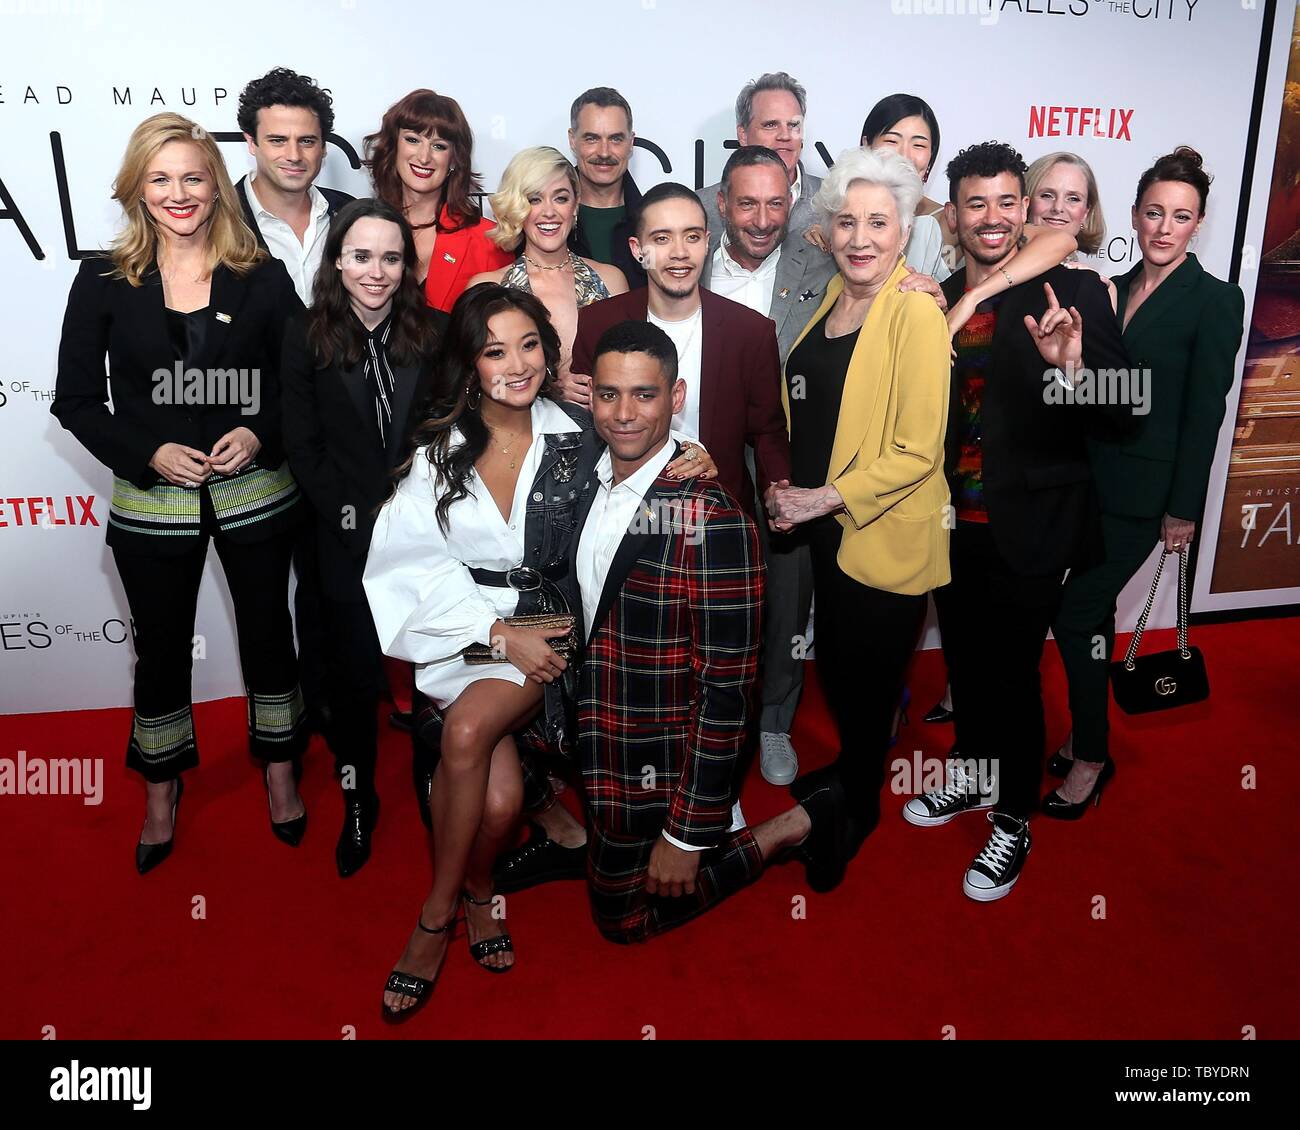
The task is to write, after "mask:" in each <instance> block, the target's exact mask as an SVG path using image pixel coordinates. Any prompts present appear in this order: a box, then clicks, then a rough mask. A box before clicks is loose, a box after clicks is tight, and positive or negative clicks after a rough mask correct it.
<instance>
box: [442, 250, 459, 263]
mask: <svg viewBox="0 0 1300 1130" xmlns="http://www.w3.org/2000/svg"><path fill="white" fill-rule="evenodd" d="M442 257H443V258H444V259H446V260H447V262H448V263H454V262H456V256H455V255H453V254H452V253H451V252H450V251H444V252H443V253H442Z"/></svg>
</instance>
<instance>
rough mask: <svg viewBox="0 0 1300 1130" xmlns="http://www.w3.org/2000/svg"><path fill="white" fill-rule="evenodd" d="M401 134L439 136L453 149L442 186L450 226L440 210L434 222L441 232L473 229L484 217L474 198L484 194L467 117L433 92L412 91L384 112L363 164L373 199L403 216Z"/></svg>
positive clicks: (368, 141) (367, 145)
mask: <svg viewBox="0 0 1300 1130" xmlns="http://www.w3.org/2000/svg"><path fill="white" fill-rule="evenodd" d="M403 130H412V131H414V132H415V133H418V134H424V135H428V136H432V135H433V134H437V135H438V136H439V137H440V138H442V139H443V140H444V141H446V142H448V143H449V144H450V145H451V152H452V161H451V165H452V168H453V170H454V171H453V172H450V173H448V174H447V179H446V180H445V181H444V182H443V185H442V200H441V208H445V209H446V211H447V216H448V219H449V220H450V223H449V224H447V225H446V226H444V225H443V222H442V215H441V209H440V212H439V216H438V219H437V221H436V225H437V229H438V231H458V230H460V229H461V228H464V227H472V226H473V225H474V224H477V223H478V222H479V220H481V219H482V218H483V211H482V209H481V208H480V207H479V206H478V204H477V203H476V195H477V194H481V193H482V191H483V185H482V182H481V181H480V180H479V178H478V176H477V175H476V174H475V172H474V170H473V167H472V166H473V161H474V134H473V131H472V130H471V129H470V127H469V122H468V121H467V120H466V119H465V113H464V111H463V110H462V109H461V108H460V103H458V102H457V101H456V100H455V99H454V98H449V97H448V96H447V95H445V94H435V93H434V92H433V91H432V90H413V91H411V93H410V94H408V95H407V96H406V97H405V98H401V99H399V100H398V101H397V102H394V103H393V104H392V105H391V106H389V107H388V109H387V110H386V111H385V112H384V118H383V121H381V122H380V123H379V129H378V130H376V131H375V132H374V133H372V134H369V135H367V137H366V140H365V153H366V157H365V161H364V162H363V164H364V165H365V166H366V168H367V169H369V170H370V180H371V183H372V184H373V185H374V186H375V195H376V196H377V197H379V199H380V200H383V201H384V202H385V203H387V204H391V205H392V206H393V207H394V208H396V209H398V210H399V211H400V210H401V209H402V180H401V177H400V176H399V175H398V173H397V139H398V135H399V134H401V133H402V131H403Z"/></svg>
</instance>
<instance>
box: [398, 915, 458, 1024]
mask: <svg viewBox="0 0 1300 1130" xmlns="http://www.w3.org/2000/svg"><path fill="white" fill-rule="evenodd" d="M458 921H460V920H459V919H458V918H457V917H456V916H455V915H452V917H451V918H450V919H449V920H448V921H447V922H445V923H443V924H442V925H441V926H439V927H437V928H436V929H433V930H430V929H429V927H428V926H426V925H425V924H424V920H423V919H422V918H421V919H418V920H417V921H416V923H415V924H416V926H418V927H419V928H420V929H421V930H423V931H424V932H425V933H426V934H445V933H446V932H447V931H448V930H451V929H453V928H454V927H455V925H456V923H457V922H458ZM446 962H447V955H446V952H445V951H444V953H443V958H442V962H441V964H439V966H438V972H437V973H435V974H434V975H433V977H432V979H430V980H426V979H425V978H423V977H417V976H415V974H413V973H403V972H402V971H401V970H400V969H394V970H393V971H392V972H391V973H390V974H389V975H388V980H387V981H386V982H384V992H386V993H401V994H402V995H403V996H405V997H414V998H415V1003H414V1004H413V1005H411V1007H410V1008H391V1007H390V1006H389V1005H384V1006H383V1008H384V1016H385V1017H386V1018H387V1019H389V1020H405V1019H407V1018H408V1017H409V1016H411V1014H412V1013H416V1012H419V1011H420V1009H421V1007H422V1006H423V1005H424V1004H425V1003H426V1002H427V1001H428V999H429V994H430V993H431V992H432V991H433V986H434V983H435V982H436V981H437V980H438V977H439V976H440V975H441V973H442V967H443V965H445V964H446Z"/></svg>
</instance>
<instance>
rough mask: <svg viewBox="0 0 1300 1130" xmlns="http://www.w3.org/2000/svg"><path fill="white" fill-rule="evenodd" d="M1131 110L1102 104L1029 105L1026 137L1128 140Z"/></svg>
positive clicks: (1130, 136)
mask: <svg viewBox="0 0 1300 1130" xmlns="http://www.w3.org/2000/svg"><path fill="white" fill-rule="evenodd" d="M1132 120H1133V111H1132V110H1131V109H1130V110H1123V109H1120V108H1118V107H1106V106H1030V107H1029V136H1030V137H1101V138H1110V139H1111V140H1112V141H1132V140H1133V137H1132V135H1131V133H1130V131H1129V123H1130V122H1131V121H1132Z"/></svg>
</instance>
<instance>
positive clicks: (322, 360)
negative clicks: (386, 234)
mask: <svg viewBox="0 0 1300 1130" xmlns="http://www.w3.org/2000/svg"><path fill="white" fill-rule="evenodd" d="M372 216H373V217H374V218H376V219H380V220H388V221H389V222H390V223H393V224H396V225H397V226H398V228H399V229H400V230H401V233H402V266H403V270H402V282H401V285H400V286H399V287H398V288H397V291H396V292H395V293H394V294H393V314H392V317H393V323H392V326H393V328H392V331H391V333H390V335H389V338H388V352H389V354H390V355H391V356H392V358H393V360H394V361H396V362H397V363H398V364H399V365H414V364H418V363H422V362H429V363H431V362H432V360H433V357H434V355H435V354H436V353H437V349H438V335H437V332H436V331H435V330H434V328H433V323H432V322H431V321H430V320H429V310H428V307H427V306H426V305H425V301H424V288H423V287H421V286H420V282H419V279H417V278H416V274H415V272H416V270H417V267H418V265H419V260H418V258H417V257H416V253H415V236H414V235H412V233H411V225H410V224H408V223H407V222H406V218H405V217H404V216H403V215H402V214H401V213H400V212H398V211H397V210H396V209H395V208H390V207H389V206H388V205H387V204H385V203H384V202H383V201H382V200H371V199H368V198H366V199H361V200H352V201H350V202H348V203H347V204H345V205H344V206H343V207H342V208H340V209H339V212H338V215H336V216H335V217H334V220H333V222H332V223H331V224H330V230H329V234H328V235H326V237H325V250H324V251H323V252H322V255H321V269H320V270H319V271H317V272H316V282H315V285H314V286H313V288H312V302H311V309H310V310H309V311H308V312H307V340H308V341H309V342H310V343H311V347H312V353H313V354H314V356H315V359H316V364H317V365H318V366H319V367H320V368H327V367H328V366H330V365H339V366H343V367H347V366H352V365H355V364H356V363H357V362H358V361H360V360H361V355H362V352H363V350H364V349H365V336H366V335H365V332H364V330H363V328H362V325H361V322H360V320H359V319H358V318H357V317H356V316H355V315H354V314H353V313H352V302H351V299H350V297H349V295H348V292H347V290H346V288H345V287H344V286H343V277H342V274H341V273H340V272H339V271H337V270H335V268H334V264H335V263H336V262H337V261H338V259H339V257H340V256H341V255H342V254H343V242H344V240H345V239H346V238H347V234H348V232H349V231H350V230H351V229H352V225H353V224H355V223H356V222H357V221H358V220H364V219H366V218H367V217H372Z"/></svg>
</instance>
